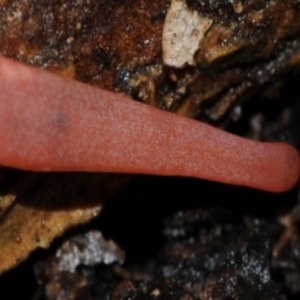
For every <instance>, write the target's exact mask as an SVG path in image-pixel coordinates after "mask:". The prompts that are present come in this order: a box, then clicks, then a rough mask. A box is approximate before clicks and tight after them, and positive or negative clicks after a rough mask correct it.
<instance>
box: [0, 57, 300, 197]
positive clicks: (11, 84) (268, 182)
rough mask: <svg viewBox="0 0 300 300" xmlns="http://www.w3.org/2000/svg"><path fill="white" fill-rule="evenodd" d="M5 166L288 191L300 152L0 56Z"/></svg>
mask: <svg viewBox="0 0 300 300" xmlns="http://www.w3.org/2000/svg"><path fill="white" fill-rule="evenodd" d="M0 84H1V93H0V141H1V151H0V164H1V165H4V166H9V167H13V168H19V169H26V170H35V171H92V172H118V173H136V174H155V175H173V176H189V177H197V178H203V179H208V180H213V181H218V182H224V183H230V184H235V185H243V186H248V187H252V188H257V189H261V190H265V191H272V192H282V191H286V190H288V189H290V188H292V187H293V186H294V185H295V184H296V183H297V181H298V178H299V154H298V151H297V150H296V149H294V148H293V147H291V146H289V145H287V144H284V143H261V142H256V141H251V140H247V139H244V138H241V137H237V136H234V135H232V134H229V133H227V132H224V131H221V130H219V129H216V128H213V127H211V126H208V125H205V124H203V123H201V122H197V121H194V120H190V119H187V118H184V117H180V116H176V115H174V114H171V113H168V112H164V111H160V110H158V109H156V108H153V107H149V106H147V105H144V104H141V103H138V102H135V101H132V100H131V99H128V98H127V97H125V96H122V95H120V94H116V93H113V92H109V91H106V90H102V89H99V88H96V87H92V86H89V85H86V84H83V83H80V82H77V81H74V80H70V79H66V78H62V77H60V76H57V75H55V74H52V73H50V72H47V71H42V70H38V69H35V68H32V67H29V66H26V65H23V64H20V63H17V62H13V61H11V60H9V59H6V58H3V57H0Z"/></svg>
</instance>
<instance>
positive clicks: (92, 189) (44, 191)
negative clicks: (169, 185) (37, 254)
mask: <svg viewBox="0 0 300 300" xmlns="http://www.w3.org/2000/svg"><path fill="white" fill-rule="evenodd" d="M127 179H128V177H126V176H112V175H111V176H109V175H107V174H105V175H104V174H81V173H80V174H78V173H77V174H33V173H25V174H23V176H22V177H21V179H20V181H19V183H18V184H17V186H16V188H15V190H14V194H15V195H17V198H16V200H15V202H14V203H12V204H11V206H10V208H9V209H8V210H7V211H6V213H5V214H3V215H2V218H1V220H0V245H1V253H0V274H1V273H2V272H4V271H6V270H8V269H10V268H11V267H13V266H15V265H16V264H18V263H20V262H21V261H23V260H24V259H25V258H26V257H27V256H28V255H29V254H30V252H31V251H33V250H34V249H36V248H46V247H48V246H49V245H50V243H51V242H52V240H53V239H54V238H55V237H56V236H60V235H62V234H63V233H64V232H65V230H66V229H68V228H70V227H73V226H75V225H77V224H82V223H86V222H87V221H89V220H90V219H92V218H94V217H96V216H97V215H98V214H99V213H100V211H101V208H102V206H103V204H104V202H105V200H106V199H107V198H108V197H109V196H110V195H111V194H112V193H114V192H115V191H116V190H117V189H118V188H119V187H120V186H121V185H122V184H125V183H126V182H127ZM7 197H9V196H6V198H7Z"/></svg>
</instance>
